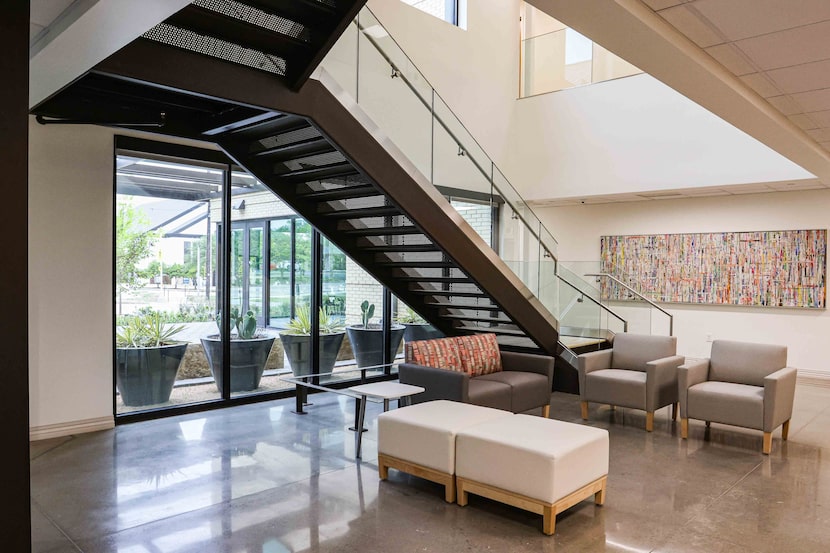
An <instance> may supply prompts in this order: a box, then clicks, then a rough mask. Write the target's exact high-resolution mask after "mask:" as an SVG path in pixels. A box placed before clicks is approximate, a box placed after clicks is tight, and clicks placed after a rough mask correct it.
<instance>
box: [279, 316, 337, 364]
mask: <svg viewBox="0 0 830 553" xmlns="http://www.w3.org/2000/svg"><path fill="white" fill-rule="evenodd" d="M319 319H320V365H319V367H317V369H316V370H315V369H314V368H313V367H312V363H311V356H310V353H311V312H310V309H309V307H308V306H307V305H303V306H300V307H298V308H297V316H296V317H294V318H293V319H291V321H289V323H288V327H287V328H286V329H285V330H283V331H282V332H280V340H282V347H283V349H284V350H285V355H286V357H287V358H288V364H289V365H290V366H291V371H292V372H293V373H294V376H304V375H308V374H322V373H330V372H331V371H332V369H334V363H335V361H337V353H338V352H339V351H340V346H341V345H342V344H343V337H344V336H345V335H346V333H345V332H344V330H343V323H341V322H340V321H339V320H337V319H335V318H334V317H332V316H331V315H330V314H329V312H328V311H326V310H325V309H323V308H322V307H321V308H320V316H319Z"/></svg>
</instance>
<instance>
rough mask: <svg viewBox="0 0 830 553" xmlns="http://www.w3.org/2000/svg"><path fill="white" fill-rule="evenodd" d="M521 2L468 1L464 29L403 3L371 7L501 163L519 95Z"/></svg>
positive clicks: (384, 0) (379, 0)
mask: <svg viewBox="0 0 830 553" xmlns="http://www.w3.org/2000/svg"><path fill="white" fill-rule="evenodd" d="M519 4H520V2H519V0H474V1H470V2H467V29H466V30H464V29H460V28H458V27H455V26H453V25H450V24H449V23H446V22H444V21H441V20H439V19H438V18H436V17H434V16H431V15H429V14H427V13H424V12H422V11H421V10H419V9H417V8H413V7H412V6H409V5H406V4H404V3H403V2H401V1H400V0H370V1H369V3H368V5H369V8H371V10H372V11H373V12H374V13H375V15H376V16H377V17H378V19H379V20H380V22H381V23H382V24H383V25H384V26H385V27H386V28H387V29H388V30H389V33H390V34H391V35H392V37H394V39H395V40H396V41H397V42H398V44H400V45H401V47H402V48H403V50H404V52H406V53H407V55H408V56H409V57H410V58H411V59H412V61H413V62H414V63H415V65H416V66H417V67H418V69H420V70H421V72H422V73H423V74H424V75H425V76H426V78H427V79H428V80H429V81H430V83H431V84H432V85H433V86H434V87H435V89H436V90H437V91H438V93H439V94H440V95H441V97H442V98H443V99H444V101H446V103H447V104H448V105H449V107H450V108H451V109H452V110H453V111H454V112H455V113H456V114H457V115H458V116H459V118H460V119H461V121H462V122H463V123H464V125H465V126H466V127H467V128H468V129H469V131H470V132H471V133H472V135H473V136H474V137H475V138H476V139H477V140H478V142H479V143H480V144H481V145H482V147H484V149H485V150H486V151H487V153H488V154H490V156H491V157H493V158H494V159H495V160H496V162H497V163H499V161H500V160H501V159H503V158H504V155H505V153H506V150H507V149H509V148H511V147H512V145H511V144H509V142H508V137H507V131H508V128H509V127H510V118H511V115H512V109H513V104H514V103H515V100H516V98H517V97H518V94H519Z"/></svg>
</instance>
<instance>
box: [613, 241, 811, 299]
mask: <svg viewBox="0 0 830 553" xmlns="http://www.w3.org/2000/svg"><path fill="white" fill-rule="evenodd" d="M600 242H601V246H600V249H601V256H602V257H601V266H602V271H603V272H606V273H610V274H612V275H614V276H616V277H617V278H619V279H620V280H623V281H624V282H627V283H630V284H631V285H632V286H633V287H634V288H636V289H638V290H639V291H640V292H641V293H642V294H643V295H645V296H647V297H649V298H651V299H652V300H653V301H657V302H668V303H703V304H718V305H724V304H725V305H747V306H764V307H803V308H813V309H824V308H825V307H826V305H825V293H826V282H825V275H826V250H827V230H826V229H819V230H775V231H753V232H708V233H695V234H648V235H629V236H603V237H601V239H600ZM603 296H604V297H606V298H607V299H612V300H622V299H626V296H625V291H624V290H622V289H621V288H620V287H616V286H609V285H605V287H604V289H603Z"/></svg>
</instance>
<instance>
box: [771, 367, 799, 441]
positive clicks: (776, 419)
mask: <svg viewBox="0 0 830 553" xmlns="http://www.w3.org/2000/svg"><path fill="white" fill-rule="evenodd" d="M796 374H797V373H796V369H795V368H793V367H784V368H783V369H779V370H777V371H775V372H774V373H772V374H769V375H767V376H766V377H764V432H772V431H773V430H775V429H776V428H778V426H779V425H780V424H782V423H784V422H786V421H788V420H790V417H792V415H793V401H794V399H795V381H796Z"/></svg>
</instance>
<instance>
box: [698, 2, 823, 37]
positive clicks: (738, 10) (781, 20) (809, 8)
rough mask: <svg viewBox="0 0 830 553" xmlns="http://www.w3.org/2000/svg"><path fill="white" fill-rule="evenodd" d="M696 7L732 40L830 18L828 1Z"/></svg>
mask: <svg viewBox="0 0 830 553" xmlns="http://www.w3.org/2000/svg"><path fill="white" fill-rule="evenodd" d="M692 5H693V6H694V8H695V9H696V10H697V11H698V13H700V14H701V15H702V16H703V17H705V18H706V19H708V20H709V21H710V22H711V23H712V24H713V25H715V26H716V27H717V28H718V30H719V31H720V33H721V34H722V35H723V36H724V37H726V38H727V39H728V40H730V41H735V40H741V39H744V38H749V37H753V36H758V35H763V34H767V33H774V32H776V31H781V30H784V29H791V28H794V27H800V26H803V25H809V24H811V23H815V22H817V21H825V20H828V19H830V2H828V1H827V0H786V1H783V0H697V1H696V2H694V3H693V4H692ZM750 14H751V17H750V16H749V15H750Z"/></svg>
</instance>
